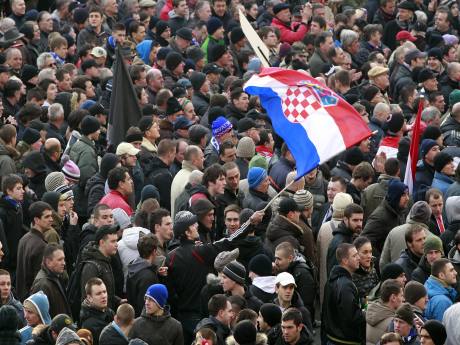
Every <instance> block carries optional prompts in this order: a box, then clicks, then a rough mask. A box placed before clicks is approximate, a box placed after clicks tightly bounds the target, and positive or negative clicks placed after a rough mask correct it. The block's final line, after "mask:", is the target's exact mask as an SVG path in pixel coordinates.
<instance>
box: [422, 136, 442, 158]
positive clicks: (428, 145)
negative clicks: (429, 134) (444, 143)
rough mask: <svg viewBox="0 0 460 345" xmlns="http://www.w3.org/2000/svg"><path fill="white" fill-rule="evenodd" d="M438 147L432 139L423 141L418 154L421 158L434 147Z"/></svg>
mask: <svg viewBox="0 0 460 345" xmlns="http://www.w3.org/2000/svg"><path fill="white" fill-rule="evenodd" d="M436 145H438V143H437V142H436V141H434V140H433V139H423V140H422V144H421V145H420V152H421V154H422V158H424V157H425V155H426V154H427V153H428V152H429V151H430V150H431V149H432V148H433V147H434V146H436Z"/></svg>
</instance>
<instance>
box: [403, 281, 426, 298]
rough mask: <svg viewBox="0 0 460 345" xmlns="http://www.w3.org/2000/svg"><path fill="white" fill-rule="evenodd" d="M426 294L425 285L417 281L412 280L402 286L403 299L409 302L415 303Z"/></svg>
mask: <svg viewBox="0 0 460 345" xmlns="http://www.w3.org/2000/svg"><path fill="white" fill-rule="evenodd" d="M426 294H427V292H426V288H425V286H423V284H422V283H419V282H418V281H415V280H412V281H410V282H408V283H407V284H406V287H405V288H404V299H405V300H406V302H408V303H410V304H415V303H416V302H417V301H418V300H419V299H420V298H423V297H425V296H426Z"/></svg>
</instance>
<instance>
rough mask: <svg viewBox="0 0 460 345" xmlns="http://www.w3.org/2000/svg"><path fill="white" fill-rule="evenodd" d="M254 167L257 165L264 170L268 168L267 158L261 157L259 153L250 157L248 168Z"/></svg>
mask: <svg viewBox="0 0 460 345" xmlns="http://www.w3.org/2000/svg"><path fill="white" fill-rule="evenodd" d="M254 167H259V168H262V169H265V170H268V162H267V159H266V158H264V157H262V156H261V155H257V154H256V155H255V156H254V157H252V158H251V160H250V161H249V166H248V168H249V169H251V168H254Z"/></svg>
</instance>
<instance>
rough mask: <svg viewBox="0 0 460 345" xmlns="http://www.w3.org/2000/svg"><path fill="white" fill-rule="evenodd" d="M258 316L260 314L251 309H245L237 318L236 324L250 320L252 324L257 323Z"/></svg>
mask: <svg viewBox="0 0 460 345" xmlns="http://www.w3.org/2000/svg"><path fill="white" fill-rule="evenodd" d="M257 316H258V314H257V313H256V312H255V311H254V310H252V309H249V308H244V309H243V310H241V311H240V312H239V313H238V316H237V317H236V323H238V322H240V321H244V320H249V321H251V322H256V321H257Z"/></svg>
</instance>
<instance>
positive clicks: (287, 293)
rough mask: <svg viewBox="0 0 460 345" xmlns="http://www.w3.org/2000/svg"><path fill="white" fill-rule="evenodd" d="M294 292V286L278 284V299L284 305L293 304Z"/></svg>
mask: <svg viewBox="0 0 460 345" xmlns="http://www.w3.org/2000/svg"><path fill="white" fill-rule="evenodd" d="M294 290H295V286H294V284H289V285H286V286H283V285H281V284H278V286H276V293H277V294H278V299H279V300H280V302H284V303H291V301H292V297H293V296H294Z"/></svg>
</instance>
